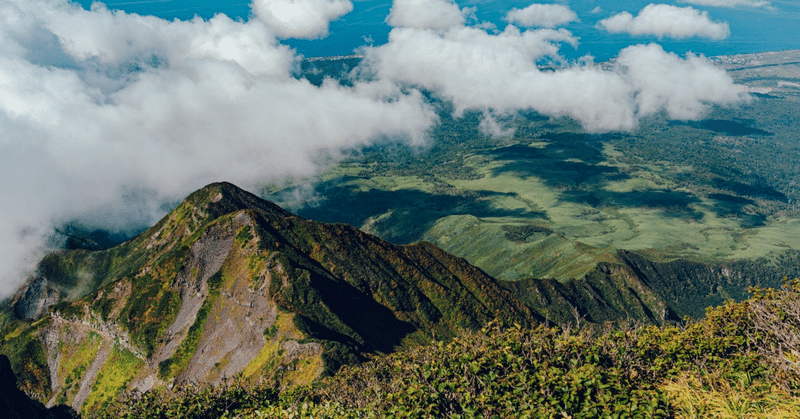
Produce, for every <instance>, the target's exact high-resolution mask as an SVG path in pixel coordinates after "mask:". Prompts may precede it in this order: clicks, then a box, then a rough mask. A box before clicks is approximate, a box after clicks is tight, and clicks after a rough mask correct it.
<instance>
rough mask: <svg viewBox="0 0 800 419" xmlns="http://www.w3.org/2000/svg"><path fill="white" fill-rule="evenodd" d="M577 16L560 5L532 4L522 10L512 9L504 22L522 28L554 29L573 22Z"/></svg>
mask: <svg viewBox="0 0 800 419" xmlns="http://www.w3.org/2000/svg"><path fill="white" fill-rule="evenodd" d="M577 20H578V15H576V14H575V12H573V11H572V9H570V8H569V7H567V6H564V5H561V4H532V5H530V6H528V7H526V8H524V9H516V8H515V9H512V10H511V11H510V12H508V14H506V21H507V22H510V23H516V24H519V25H521V26H524V27H528V28H530V27H535V26H538V27H543V28H555V27H556V26H561V25H563V24H565V23H569V22H575V21H577Z"/></svg>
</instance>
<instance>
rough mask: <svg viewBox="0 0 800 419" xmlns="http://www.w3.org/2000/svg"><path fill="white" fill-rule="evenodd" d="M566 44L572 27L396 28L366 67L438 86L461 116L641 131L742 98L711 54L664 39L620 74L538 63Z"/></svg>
mask: <svg viewBox="0 0 800 419" xmlns="http://www.w3.org/2000/svg"><path fill="white" fill-rule="evenodd" d="M564 43H566V44H572V45H576V44H577V40H576V39H575V38H574V37H573V36H572V35H571V34H570V33H569V32H568V31H566V30H564V29H560V30H553V29H539V30H528V31H520V30H519V29H518V28H516V27H514V26H512V25H509V26H508V27H506V29H505V31H503V32H501V33H499V34H496V35H495V34H489V33H487V32H485V31H482V30H480V29H477V28H472V27H454V28H450V29H448V30H446V31H430V30H419V29H413V28H395V29H394V30H392V32H391V33H390V36H389V42H388V43H387V44H385V45H382V46H379V47H374V48H370V49H367V55H366V63H365V65H368V66H370V68H371V69H372V70H373V71H374V72H375V74H376V77H378V78H380V79H382V80H392V81H394V82H397V83H401V84H406V85H409V86H424V87H425V88H427V89H430V90H433V91H436V92H438V93H439V94H440V95H442V96H443V97H444V98H446V99H448V100H451V101H452V102H453V103H454V105H455V109H456V112H463V111H464V110H466V109H481V110H486V111H491V112H494V113H504V112H505V113H509V112H514V111H515V110H519V109H533V110H535V111H537V112H539V113H542V114H545V115H551V116H569V117H572V118H575V119H576V120H578V121H580V122H581V123H582V124H583V125H584V127H585V128H587V129H588V130H590V131H611V130H627V129H631V128H633V127H634V126H635V125H636V122H637V120H638V118H640V117H642V116H645V115H650V114H653V113H656V112H660V111H664V112H666V113H667V115H668V116H669V117H671V118H675V119H695V118H698V117H700V116H701V114H702V111H703V110H705V109H706V108H707V106H708V105H709V104H711V103H718V104H731V103H734V102H736V101H737V100H740V99H741V97H740V96H739V92H740V90H739V89H738V88H737V87H736V86H735V85H734V84H733V81H732V79H731V78H730V77H729V76H728V75H727V74H726V73H725V72H724V71H723V70H721V69H719V68H717V67H715V66H714V65H713V64H712V63H711V62H709V61H708V60H706V59H705V58H703V57H698V56H692V55H689V56H687V57H686V58H680V57H678V56H676V55H674V54H670V53H667V52H665V51H664V50H663V49H662V48H661V47H660V46H658V45H656V44H652V45H648V46H634V47H629V48H626V49H625V50H623V51H622V52H621V53H620V55H619V57H618V60H617V67H616V68H614V69H612V70H606V69H603V68H602V67H601V66H599V65H596V64H594V63H591V62H585V63H584V64H583V65H574V66H565V67H563V68H559V69H556V70H555V71H543V70H540V69H539V68H538V67H537V65H536V62H537V61H539V60H541V59H544V58H547V57H556V59H557V57H558V51H559V48H560V45H561V44H564ZM648 62H649V63H650V64H647V63H648ZM485 126H487V127H492V126H493V125H492V121H487V123H486V124H485Z"/></svg>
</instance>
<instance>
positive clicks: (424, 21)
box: [387, 0, 465, 29]
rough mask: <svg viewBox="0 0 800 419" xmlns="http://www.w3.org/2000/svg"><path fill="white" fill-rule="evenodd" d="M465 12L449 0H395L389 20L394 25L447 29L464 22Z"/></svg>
mask: <svg viewBox="0 0 800 419" xmlns="http://www.w3.org/2000/svg"><path fill="white" fill-rule="evenodd" d="M464 21H465V19H464V13H462V11H461V9H459V8H458V5H457V4H455V3H454V2H452V1H448V0H394V2H393V3H392V9H391V11H390V13H389V17H388V19H387V22H388V23H389V25H391V26H393V27H406V28H416V29H447V28H451V27H454V26H462V25H463V24H464Z"/></svg>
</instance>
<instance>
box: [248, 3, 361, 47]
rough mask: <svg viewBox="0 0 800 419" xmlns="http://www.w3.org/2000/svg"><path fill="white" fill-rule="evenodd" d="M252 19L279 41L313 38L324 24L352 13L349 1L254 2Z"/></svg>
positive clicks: (321, 34) (320, 34)
mask: <svg viewBox="0 0 800 419" xmlns="http://www.w3.org/2000/svg"><path fill="white" fill-rule="evenodd" d="M252 7H253V11H254V12H255V15H256V17H258V19H260V20H261V21H263V22H264V23H266V24H267V25H269V27H271V28H272V29H273V30H275V32H276V33H277V34H278V36H279V37H281V38H301V39H317V38H323V37H325V36H327V35H328V25H329V24H330V22H331V21H334V20H336V19H338V18H340V17H342V16H344V15H345V14H347V13H350V12H351V11H352V10H353V3H351V2H350V0H254V1H253V5H252Z"/></svg>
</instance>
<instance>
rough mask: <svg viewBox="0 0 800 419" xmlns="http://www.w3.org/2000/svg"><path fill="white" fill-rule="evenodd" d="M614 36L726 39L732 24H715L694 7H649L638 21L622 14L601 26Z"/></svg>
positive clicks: (663, 5) (638, 16)
mask: <svg viewBox="0 0 800 419" xmlns="http://www.w3.org/2000/svg"><path fill="white" fill-rule="evenodd" d="M598 25H599V26H601V27H603V28H605V29H606V30H607V31H609V32H611V33H623V32H624V33H629V34H631V35H655V36H658V37H669V38H676V39H682V38H690V37H694V36H697V37H704V38H710V39H725V38H727V37H728V35H730V29H729V28H728V24H727V23H724V22H713V21H712V20H711V18H709V17H708V12H701V11H699V10H697V9H694V8H691V7H676V6H671V5H668V4H649V5H647V6H645V7H644V9H642V10H641V11H640V12H639V15H637V16H636V17H634V16H633V15H631V14H630V13H628V12H622V13H619V14H616V15H614V16H611V17H610V18H608V19H603V20H601V21H600V22H599V23H598Z"/></svg>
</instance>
